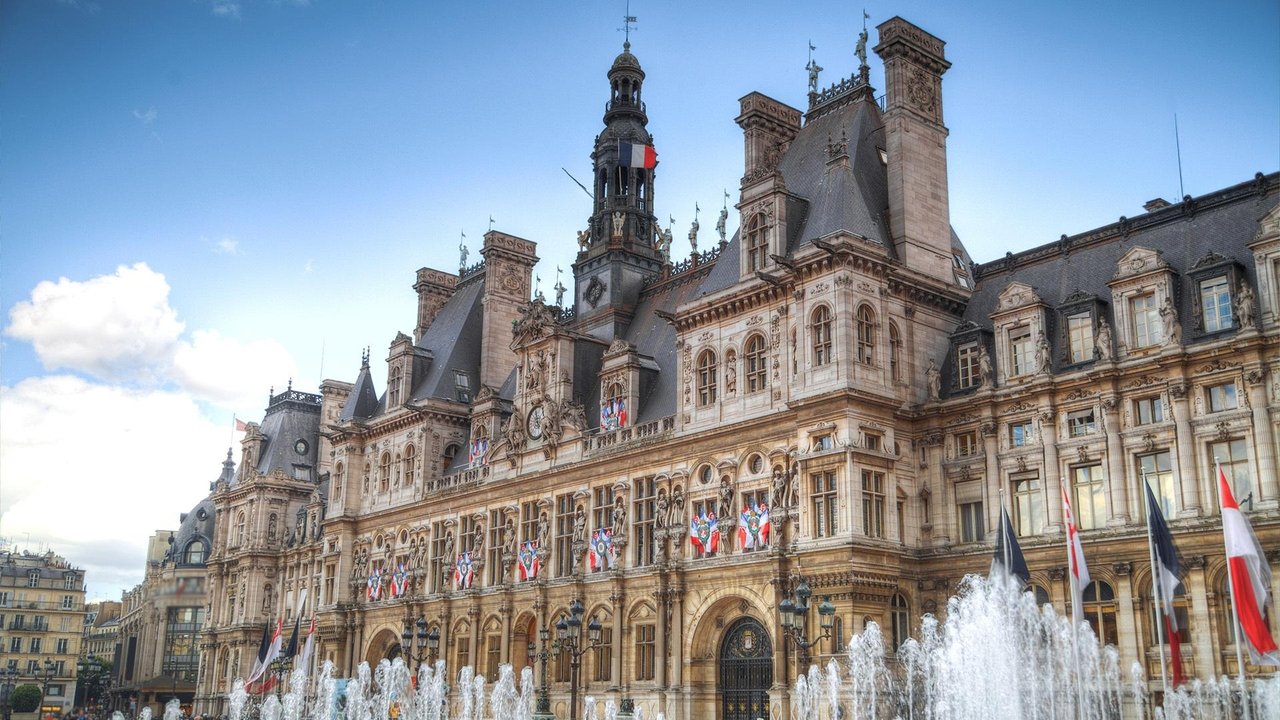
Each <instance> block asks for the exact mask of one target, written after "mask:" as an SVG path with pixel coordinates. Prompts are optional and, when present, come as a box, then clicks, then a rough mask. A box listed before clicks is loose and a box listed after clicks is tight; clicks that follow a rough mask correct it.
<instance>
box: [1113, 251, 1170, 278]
mask: <svg viewBox="0 0 1280 720" xmlns="http://www.w3.org/2000/svg"><path fill="white" fill-rule="evenodd" d="M1168 267H1169V263H1168V262H1166V261H1165V259H1164V256H1163V255H1161V254H1160V251H1158V250H1152V249H1151V248H1148V247H1141V246H1139V247H1135V248H1134V249H1132V250H1130V251H1129V252H1127V253H1125V254H1124V255H1123V256H1121V258H1120V259H1119V260H1118V261H1116V274H1115V275H1113V276H1112V278H1111V280H1112V281H1113V282H1114V281H1116V280H1123V279H1125V278H1130V277H1135V276H1138V275H1144V274H1146V273H1150V272H1154V271H1156V270H1164V269H1168Z"/></svg>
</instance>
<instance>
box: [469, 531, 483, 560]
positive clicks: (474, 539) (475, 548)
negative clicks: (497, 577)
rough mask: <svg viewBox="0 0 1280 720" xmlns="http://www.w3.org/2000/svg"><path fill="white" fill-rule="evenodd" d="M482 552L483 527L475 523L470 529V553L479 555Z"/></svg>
mask: <svg viewBox="0 0 1280 720" xmlns="http://www.w3.org/2000/svg"><path fill="white" fill-rule="evenodd" d="M483 553H484V528H483V527H481V526H480V525H478V524H477V525H476V526H475V529H473V530H472V531H471V554H472V555H474V556H476V557H480V555H482V554H483Z"/></svg>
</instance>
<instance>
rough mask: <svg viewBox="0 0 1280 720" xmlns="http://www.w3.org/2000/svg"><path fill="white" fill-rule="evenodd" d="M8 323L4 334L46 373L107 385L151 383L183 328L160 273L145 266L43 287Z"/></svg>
mask: <svg viewBox="0 0 1280 720" xmlns="http://www.w3.org/2000/svg"><path fill="white" fill-rule="evenodd" d="M9 321H10V324H9V327H7V328H5V334H6V335H9V336H11V337H15V338H18V339H20V340H26V341H28V342H30V343H31V344H32V346H33V347H34V348H35V351H36V354H37V355H38V356H39V358H40V362H41V363H43V364H44V366H45V368H46V369H49V370H57V369H64V368H65V369H71V370H80V371H84V372H89V373H92V374H94V375H97V376H98V377H100V378H103V379H107V380H138V379H155V378H156V377H157V376H158V375H161V374H162V372H163V368H164V365H165V364H167V361H168V358H169V357H170V355H172V353H173V350H174V348H175V346H176V344H177V342H178V337H179V335H180V334H181V333H182V330H183V324H182V323H181V322H179V321H178V318H177V313H175V312H174V310H173V308H171V307H169V284H168V283H167V282H165V279H164V275H161V274H159V273H156V272H154V271H153V270H151V268H149V267H147V265H146V264H145V263H138V264H137V265H134V266H132V267H124V266H121V267H119V268H117V269H116V272H115V274H114V275H103V276H100V277H96V278H93V279H92V280H87V281H85V282H77V281H74V280H68V279H67V278H65V277H64V278H60V279H59V280H58V281H57V282H56V283H55V282H50V281H47V280H46V281H43V282H41V283H40V284H39V285H36V287H35V289H34V290H32V291H31V300H30V301H25V300H24V301H21V302H18V303H16V304H15V305H14V306H13V308H12V309H11V310H10V311H9Z"/></svg>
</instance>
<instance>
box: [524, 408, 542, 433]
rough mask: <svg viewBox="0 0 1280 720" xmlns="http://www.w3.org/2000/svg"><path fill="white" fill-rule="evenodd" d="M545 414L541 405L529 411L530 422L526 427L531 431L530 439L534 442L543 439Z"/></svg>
mask: <svg viewBox="0 0 1280 720" xmlns="http://www.w3.org/2000/svg"><path fill="white" fill-rule="evenodd" d="M543 412H544V411H543V409H542V406H541V405H539V406H538V407H536V408H534V409H532V410H530V411H529V422H528V424H527V425H525V427H526V428H527V429H528V431H529V437H531V438H533V439H534V440H537V439H539V438H541V437H542V415H543Z"/></svg>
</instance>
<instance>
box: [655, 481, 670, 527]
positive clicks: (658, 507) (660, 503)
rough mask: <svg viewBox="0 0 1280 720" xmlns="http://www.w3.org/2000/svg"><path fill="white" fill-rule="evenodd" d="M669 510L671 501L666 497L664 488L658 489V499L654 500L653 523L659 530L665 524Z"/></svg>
mask: <svg viewBox="0 0 1280 720" xmlns="http://www.w3.org/2000/svg"><path fill="white" fill-rule="evenodd" d="M670 512H671V501H670V500H669V499H668V498H667V491H666V489H662V490H659V491H658V499H657V500H655V501H654V512H653V523H654V525H657V526H658V529H659V530H661V529H663V528H665V527H666V526H667V516H668V514H669V513H670Z"/></svg>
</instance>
